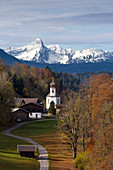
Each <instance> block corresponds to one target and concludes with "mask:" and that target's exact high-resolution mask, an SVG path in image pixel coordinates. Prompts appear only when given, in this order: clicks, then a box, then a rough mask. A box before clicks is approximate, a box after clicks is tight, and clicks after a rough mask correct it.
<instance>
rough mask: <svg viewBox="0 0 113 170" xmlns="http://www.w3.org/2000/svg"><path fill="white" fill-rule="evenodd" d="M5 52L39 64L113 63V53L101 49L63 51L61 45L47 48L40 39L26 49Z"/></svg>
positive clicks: (12, 48) (19, 48)
mask: <svg viewBox="0 0 113 170" xmlns="http://www.w3.org/2000/svg"><path fill="white" fill-rule="evenodd" d="M5 52H7V53H8V54H10V55H12V56H15V57H16V58H17V59H19V60H26V61H35V62H39V63H50V64H53V63H60V64H70V63H88V62H92V63H97V62H102V61H113V52H109V51H103V50H101V49H87V50H81V51H72V50H71V49H63V48H62V47H60V46H59V45H48V46H45V45H44V44H43V41H42V40H41V39H40V38H37V39H36V40H35V41H33V42H31V43H30V44H28V45H26V46H24V47H18V48H15V47H10V48H8V49H5Z"/></svg>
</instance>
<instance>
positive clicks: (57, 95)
mask: <svg viewBox="0 0 113 170" xmlns="http://www.w3.org/2000/svg"><path fill="white" fill-rule="evenodd" d="M47 97H60V96H59V94H58V93H57V94H56V96H50V93H49V94H48V95H47Z"/></svg>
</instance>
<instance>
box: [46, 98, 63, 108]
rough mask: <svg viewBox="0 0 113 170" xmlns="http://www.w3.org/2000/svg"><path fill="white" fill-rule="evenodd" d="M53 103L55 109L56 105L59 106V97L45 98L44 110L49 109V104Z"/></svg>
mask: <svg viewBox="0 0 113 170" xmlns="http://www.w3.org/2000/svg"><path fill="white" fill-rule="evenodd" d="M52 101H53V102H54V103H55V108H56V105H57V104H60V97H47V98H46V109H49V107H50V103H51V102H52Z"/></svg>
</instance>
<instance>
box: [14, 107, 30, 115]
mask: <svg viewBox="0 0 113 170" xmlns="http://www.w3.org/2000/svg"><path fill="white" fill-rule="evenodd" d="M19 110H21V111H23V112H25V113H27V114H29V111H27V110H25V109H22V108H18V109H16V110H14V111H12V112H13V113H15V112H17V111H19Z"/></svg>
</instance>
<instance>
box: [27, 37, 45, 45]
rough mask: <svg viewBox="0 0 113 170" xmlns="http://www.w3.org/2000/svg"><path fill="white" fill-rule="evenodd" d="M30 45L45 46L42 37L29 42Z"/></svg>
mask: <svg viewBox="0 0 113 170" xmlns="http://www.w3.org/2000/svg"><path fill="white" fill-rule="evenodd" d="M28 45H33V46H34V45H39V46H44V44H43V41H42V40H41V39H40V38H36V39H35V40H34V41H32V42H31V43H29V44H28Z"/></svg>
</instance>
